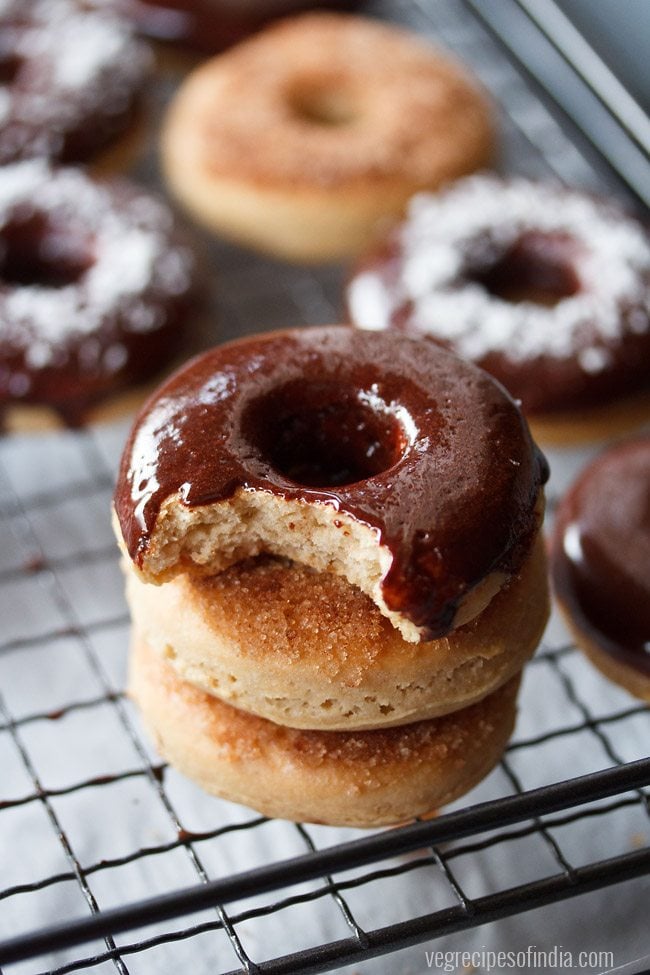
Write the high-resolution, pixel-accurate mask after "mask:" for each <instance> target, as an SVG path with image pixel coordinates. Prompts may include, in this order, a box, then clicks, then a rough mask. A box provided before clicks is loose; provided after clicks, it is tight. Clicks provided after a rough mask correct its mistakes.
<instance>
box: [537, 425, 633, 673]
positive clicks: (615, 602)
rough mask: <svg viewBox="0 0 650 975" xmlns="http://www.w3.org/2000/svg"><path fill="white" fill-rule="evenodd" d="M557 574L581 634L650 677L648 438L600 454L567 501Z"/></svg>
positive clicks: (557, 543) (561, 513)
mask: <svg viewBox="0 0 650 975" xmlns="http://www.w3.org/2000/svg"><path fill="white" fill-rule="evenodd" d="M552 570H553V578H554V583H555V586H556V589H557V592H558V595H559V597H560V599H561V600H562V601H563V602H564V604H565V605H566V606H567V608H568V609H569V611H570V613H571V615H572V617H573V619H574V620H575V622H576V625H577V626H578V628H579V629H580V630H581V631H582V632H583V633H585V634H586V635H587V637H588V638H589V639H590V640H592V641H593V642H594V643H595V644H596V646H598V647H599V648H600V649H601V650H604V651H605V652H606V653H609V654H610V655H611V656H612V657H614V658H615V659H616V660H618V661H620V662H622V663H624V664H627V665H628V666H630V667H632V668H634V669H635V670H637V671H640V672H641V673H643V674H645V675H647V676H650V435H646V436H643V437H639V438H635V439H633V440H629V441H624V442H623V443H621V444H618V445H616V446H615V447H612V448H610V449H609V450H607V451H606V452H605V453H603V454H601V455H600V456H599V457H597V458H596V460H595V461H594V462H593V463H592V464H590V465H589V466H588V467H587V468H586V470H585V471H583V473H582V475H581V476H580V477H579V479H578V481H577V482H576V483H575V485H574V486H573V487H572V489H571V490H570V491H569V492H568V494H567V495H566V496H565V497H564V499H563V500H562V503H561V505H560V508H559V510H558V516H557V524H556V529H555V535H554V541H553V553H552Z"/></svg>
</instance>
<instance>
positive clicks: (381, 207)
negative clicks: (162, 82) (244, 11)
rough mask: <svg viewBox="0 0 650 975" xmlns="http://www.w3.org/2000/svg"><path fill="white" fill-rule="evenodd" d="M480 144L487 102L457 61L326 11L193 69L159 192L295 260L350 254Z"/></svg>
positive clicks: (172, 128) (469, 163)
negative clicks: (166, 188)
mask: <svg viewBox="0 0 650 975" xmlns="http://www.w3.org/2000/svg"><path fill="white" fill-rule="evenodd" d="M491 148H492V131H491V123H490V118H489V112H488V109H487V105H486V100H485V98H484V96H483V94H482V93H481V92H480V91H478V90H477V88H476V86H475V84H474V83H473V82H471V81H470V80H469V79H468V78H467V76H466V75H465V73H464V71H463V70H462V69H461V68H460V67H459V66H457V65H456V64H455V63H454V62H452V61H451V60H448V59H447V58H446V57H445V56H443V55H441V54H439V53H437V52H436V51H434V50H432V49H431V48H430V47H429V46H428V45H426V44H423V43H422V42H421V41H420V40H419V39H417V38H416V37H414V36H413V35H411V34H408V33H405V32H404V31H402V30H400V29H398V28H396V27H394V26H388V25H386V24H381V23H378V22H375V21H372V20H367V19H363V18H360V17H353V16H346V15H343V14H339V15H337V14H326V13H313V14H305V15H302V16H299V17H295V18H292V19H290V20H286V21H283V22H281V23H279V24H275V25H272V26H270V27H268V28H266V29H265V30H264V31H262V32H261V33H260V34H258V35H257V36H255V37H253V38H251V39H250V40H248V41H245V42H244V43H242V44H240V45H238V46H237V47H236V48H233V49H231V50H230V51H228V52H227V53H226V54H224V55H221V56H220V57H218V58H215V59H213V60H211V61H209V62H207V63H206V64H204V65H201V66H200V67H199V68H198V69H197V70H196V71H195V72H193V73H192V74H191V75H190V77H189V78H188V79H187V80H186V82H185V84H184V85H183V86H182V88H181V89H180V91H179V92H178V94H177V95H176V98H175V100H174V102H173V103H172V105H171V107H170V110H169V114H168V117H167V119H166V122H165V125H164V130H163V136H162V160H163V168H164V171H165V174H166V177H167V180H168V183H169V186H170V188H171V190H172V192H173V193H175V194H176V196H177V197H178V199H179V200H180V201H181V202H182V203H183V204H184V205H185V206H186V207H187V209H188V210H189V211H190V212H191V213H192V214H193V215H194V216H195V217H196V219H197V220H199V221H201V222H202V223H205V224H206V225H207V226H208V227H210V228H212V229H214V230H216V231H218V232H220V233H223V234H224V235H226V236H228V237H232V238H233V239H235V240H237V241H240V242H242V243H244V244H248V245H250V246H252V247H257V248H259V249H261V250H263V251H268V252H269V253H271V254H274V255H276V256H279V257H283V258H288V259H290V260H296V261H306V262H309V261H325V260H335V259H337V258H341V257H345V256H348V255H350V254H354V253H357V252H358V251H359V249H360V248H361V247H363V246H365V245H366V244H367V243H368V242H369V240H370V239H372V237H373V236H374V235H375V234H376V232H377V224H378V223H379V221H381V220H382V219H384V218H386V217H390V218H394V217H396V216H397V215H398V214H399V213H400V212H401V211H402V209H403V206H404V204H405V203H406V201H407V199H408V198H409V197H410V196H411V194H412V193H414V192H415V191H416V190H418V189H423V188H425V187H428V188H434V187H436V186H438V185H439V184H440V183H441V182H443V181H445V180H448V179H451V178H454V177H455V176H460V175H462V174H464V173H466V172H470V171H471V170H473V169H476V168H477V167H478V166H481V165H483V164H485V163H486V162H487V160H488V157H489V155H490V153H491Z"/></svg>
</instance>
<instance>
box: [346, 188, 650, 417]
mask: <svg viewBox="0 0 650 975" xmlns="http://www.w3.org/2000/svg"><path fill="white" fill-rule="evenodd" d="M518 186H520V187H521V196H522V197H523V195H524V193H527V194H528V196H529V200H530V212H531V218H530V220H527V219H526V218H525V217H523V218H522V216H521V212H520V213H518V214H517V215H515V214H514V213H513V214H510V213H509V207H510V200H509V197H508V194H509V193H511V192H513V191H515V190H516V189H517V187H518ZM464 187H467V192H465V189H464ZM479 194H480V195H479ZM490 196H491V197H493V198H494V199H495V200H496V203H497V204H498V203H499V201H500V200H502V211H501V212H497V213H496V214H495V215H494V220H495V221H496V222H495V223H494V225H493V226H486V224H487V223H488V222H489V220H490V219H492V215H490V216H489V217H486V218H485V220H482V217H481V210H482V201H484V200H486V199H487V200H488V201H489V197H490ZM536 200H537V201H538V202H537V203H536V205H537V206H538V208H539V209H540V210H541V213H540V214H539V216H540V218H544V219H545V223H546V226H545V227H544V228H543V229H542V227H538V228H535V227H534V226H530V223H531V222H533V221H534V204H535V201H536ZM430 201H431V202H430V204H427V202H426V200H425V198H424V197H422V198H421V202H420V204H419V206H420V208H421V214H425V212H426V209H427V206H430V208H431V216H430V222H431V225H435V223H436V215H437V214H438V213H440V215H441V217H442V218H443V219H444V221H445V222H444V224H443V220H442V219H441V222H440V226H441V227H442V229H440V230H439V231H436V230H435V227H434V229H430V228H429V227H427V226H426V225H425V222H424V218H423V217H422V216H420V218H419V219H420V224H421V225H420V226H417V227H416V229H414V226H416V224H414V223H413V218H412V217H411V218H409V219H408V220H407V221H406V222H405V223H404V224H403V225H402V226H401V227H399V228H397V230H395V231H394V232H393V233H392V235H391V236H390V237H389V238H388V239H387V240H385V241H384V242H383V243H382V244H381V245H380V246H379V247H377V248H376V249H375V250H374V252H372V253H370V254H368V255H367V256H366V257H365V258H364V259H363V260H362V261H361V262H360V264H359V265H358V267H357V268H356V270H355V272H354V274H353V276H352V278H351V279H350V282H349V284H348V289H347V302H348V317H349V320H350V321H351V323H352V324H354V325H357V326H361V327H365V328H375V329H395V330H397V331H402V332H405V333H407V334H411V335H418V336H423V337H427V338H430V339H431V340H432V341H435V342H438V343H439V344H440V345H442V346H443V347H445V348H448V349H451V350H452V351H455V352H457V353H458V354H459V355H462V356H464V357H465V358H469V359H471V360H472V361H473V362H475V363H476V364H477V365H479V366H481V368H483V369H486V370H487V371H488V372H490V373H491V374H492V375H493V376H495V378H497V379H498V380H499V381H500V382H502V383H503V385H504V386H505V387H506V388H507V389H508V390H509V392H510V393H511V395H512V396H514V397H515V399H518V400H520V401H521V403H522V405H523V409H524V412H525V413H526V414H528V415H530V416H534V415H535V414H545V415H552V414H554V413H566V412H570V411H575V410H581V409H589V408H590V407H597V406H604V405H606V404H607V403H608V402H614V401H615V400H617V399H619V398H621V397H626V396H630V395H633V394H635V393H641V392H644V391H646V390H650V317H649V313H648V308H649V307H650V306H649V305H648V301H649V299H650V244H649V243H648V241H647V240H645V241H644V240H643V231H642V229H641V227H640V225H639V224H637V223H636V222H635V221H634V220H632V219H631V218H630V217H628V216H627V215H626V214H624V213H623V212H622V211H620V210H618V209H617V208H616V206H615V205H614V204H609V203H607V202H606V201H604V200H597V199H592V198H590V197H587V196H586V195H582V194H579V193H571V192H569V191H565V190H561V189H560V188H553V187H546V186H543V185H541V184H539V185H538V184H527V183H525V182H524V181H519V182H518V181H512V182H511V183H509V182H507V181H499V180H497V179H496V178H495V177H482V176H479V177H471V178H470V179H468V180H465V181H461V182H459V183H457V184H456V187H455V188H454V187H453V186H452V187H451V189H450V190H449V191H448V192H447V193H443V194H441V195H439V196H438V197H431V198H430ZM489 202H492V201H489ZM570 207H572V208H573V212H572V211H570V210H569V208H570ZM455 209H456V210H457V211H458V227H459V229H458V236H457V239H456V238H455V237H454V236H453V235H454V233H455V230H454V227H453V223H454V221H453V216H454V212H455ZM520 210H522V211H523V212H524V213H525V212H526V210H525V205H524V206H521V207H520ZM565 213H566V214H567V216H566V217H565ZM417 219H418V217H417V213H416V221H417ZM447 221H448V223H447ZM447 231H448V232H447ZM605 248H607V250H605ZM610 258H611V259H610ZM427 262H428V263H429V264H430V266H431V267H435V268H436V271H435V273H434V274H433V275H432V276H430V275H429V272H428V271H427V270H426V267H427ZM423 269H425V270H423ZM428 276H430V277H432V279H433V280H434V281H435V284H432V283H426V282H427V277H428ZM423 281H424V282H425V283H424V284H423V283H422V282H423ZM436 302H439V304H436ZM443 302H444V304H443ZM454 322H455V323H456V327H451V326H450V324H449V323H452V324H453V323H454Z"/></svg>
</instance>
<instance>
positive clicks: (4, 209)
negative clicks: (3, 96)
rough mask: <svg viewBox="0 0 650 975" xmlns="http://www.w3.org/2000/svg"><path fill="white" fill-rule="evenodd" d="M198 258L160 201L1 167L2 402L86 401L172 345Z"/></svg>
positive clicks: (175, 347) (69, 410)
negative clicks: (196, 258)
mask: <svg viewBox="0 0 650 975" xmlns="http://www.w3.org/2000/svg"><path fill="white" fill-rule="evenodd" d="M194 287H195V258H194V255H193V253H192V251H191V249H190V247H189V245H188V243H187V241H186V240H185V238H184V236H183V235H182V234H181V233H180V232H179V230H178V229H177V228H176V227H175V223H174V218H173V216H172V213H171V211H170V210H169V209H168V207H167V206H166V205H165V204H164V203H162V201H160V200H158V199H156V198H155V197H153V196H151V195H150V194H149V193H147V192H144V191H142V190H141V189H139V188H138V187H136V186H135V185H133V184H130V183H127V182H125V181H113V182H106V183H98V182H94V181H93V180H91V179H90V178H89V177H88V176H86V175H85V174H84V173H83V172H82V171H81V170H76V169H52V168H50V166H49V165H48V163H47V162H45V161H44V160H27V161H24V162H20V163H14V164H13V165H11V166H6V167H4V168H3V169H2V170H0V410H1V409H2V407H3V406H7V405H8V404H10V403H14V402H23V403H41V404H47V405H49V406H52V407H53V408H54V409H56V410H57V411H58V412H59V414H60V415H61V416H62V417H63V418H64V419H65V420H66V421H67V422H68V423H70V424H71V425H76V424H77V423H78V422H79V420H80V419H81V417H82V415H83V412H84V410H85V408H86V407H87V406H88V405H89V404H92V403H94V402H96V401H97V400H98V399H100V398H102V397H103V396H104V395H106V393H108V392H110V391H113V390H114V389H115V388H116V387H120V386H122V385H124V384H125V383H128V382H130V381H135V380H139V379H144V378H147V377H148V376H150V375H153V374H154V373H155V372H156V370H158V369H160V368H161V366H162V365H163V363H164V362H167V361H169V360H171V359H172V358H173V356H174V355H175V354H177V352H178V351H179V349H180V347H181V345H182V342H183V340H184V336H185V325H186V320H187V318H188V316H189V314H190V311H191V310H192V308H193V305H194V301H195V295H194Z"/></svg>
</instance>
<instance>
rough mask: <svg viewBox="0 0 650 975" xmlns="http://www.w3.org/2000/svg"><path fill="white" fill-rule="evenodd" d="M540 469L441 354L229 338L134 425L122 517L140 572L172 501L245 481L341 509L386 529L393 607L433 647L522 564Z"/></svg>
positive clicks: (213, 496) (227, 491) (519, 438)
mask: <svg viewBox="0 0 650 975" xmlns="http://www.w3.org/2000/svg"><path fill="white" fill-rule="evenodd" d="M350 417H351V419H350ZM547 474H548V470H547V467H546V462H545V461H544V459H543V457H542V456H541V454H539V452H538V451H537V449H536V448H535V447H534V445H533V444H532V441H531V439H530V435H529V433H528V430H527V427H526V425H525V422H524V421H523V419H522V417H521V414H520V413H519V411H518V409H517V408H516V406H515V404H514V403H513V402H512V400H511V399H510V398H509V397H508V396H507V394H506V393H505V391H504V390H503V389H502V388H501V387H499V386H498V385H497V384H496V383H494V381H493V380H491V379H490V377H489V376H487V375H486V374H485V373H483V372H481V371H479V370H477V369H476V368H475V367H474V366H472V365H470V364H467V363H464V362H462V361H461V360H459V359H457V358H456V357H455V356H452V355H450V354H449V353H447V352H445V351H443V350H441V349H438V348H437V347H436V346H434V345H433V344H429V343H421V342H415V341H413V340H411V339H409V338H404V337H401V336H396V335H386V334H370V333H362V332H355V331H353V330H352V329H348V328H345V327H341V326H331V327H323V328H310V329H300V330H295V331H287V332H277V333H273V334H271V335H268V336H261V337H253V338H250V339H245V340H241V341H239V342H234V343H230V344H229V345H225V346H222V347H220V348H216V349H214V350H212V351H211V352H209V353H207V354H205V355H204V356H202V357H199V358H198V359H195V360H194V361H193V362H192V363H190V364H189V365H188V366H187V367H186V368H184V369H182V370H181V371H180V372H178V373H177V374H176V375H175V376H174V377H173V378H172V379H171V380H170V381H169V382H167V383H166V384H165V385H164V386H163V387H162V388H161V389H160V390H159V392H158V393H157V394H156V395H155V396H154V397H152V399H151V400H150V401H149V403H148V404H147V405H146V406H145V408H144V410H143V411H142V412H141V414H140V416H139V417H138V419H137V420H136V423H135V425H134V428H133V430H132V432H131V436H130V438H129V441H128V443H127V445H126V448H125V451H124V454H123V458H122V465H121V470H120V474H119V478H118V484H117V490H116V494H115V507H116V511H117V515H118V518H119V522H120V525H121V529H122V533H123V536H124V539H125V542H126V545H127V548H128V551H129V553H130V555H131V557H132V558H133V560H134V561H135V562H136V564H140V565H142V563H143V559H144V556H145V553H146V551H147V547H148V545H149V543H150V539H151V535H152V533H153V531H154V530H155V527H156V519H157V517H158V513H159V511H160V508H161V505H162V503H163V502H164V501H165V500H166V499H167V498H168V497H170V496H171V495H175V494H178V495H179V496H180V498H181V499H182V502H183V503H184V504H186V505H188V506H197V505H203V504H209V503H211V502H216V501H220V500H222V499H225V498H228V497H230V496H232V495H233V493H234V492H235V491H236V490H237V489H238V488H240V487H243V488H245V489H246V488H247V489H251V490H258V491H268V492H270V493H272V494H275V495H278V496H280V497H283V498H287V499H293V500H305V501H308V502H309V501H311V502H324V503H326V504H329V505H332V506H333V507H334V508H335V509H336V510H338V511H341V512H345V513H346V514H348V515H350V516H351V517H353V518H355V519H357V520H358V521H360V522H362V523H363V524H365V525H368V526H370V527H371V528H372V529H375V530H376V531H377V533H378V536H379V539H380V541H381V543H382V544H383V545H385V546H387V547H388V548H389V549H390V551H391V553H392V555H393V563H392V566H391V569H390V571H389V573H388V575H387V577H386V579H385V580H384V583H383V596H384V599H385V602H386V604H387V606H388V607H389V608H390V609H391V610H395V611H397V612H400V613H401V614H403V615H404V616H406V617H407V618H409V619H410V620H412V621H413V622H414V623H415V624H416V625H417V626H420V627H422V628H423V629H424V632H425V635H426V636H429V637H433V636H439V635H441V634H444V633H445V632H448V631H449V629H450V627H451V624H452V621H453V618H454V615H455V612H456V609H457V607H458V604H459V603H460V602H461V600H462V599H463V597H464V596H465V595H466V594H467V593H468V592H469V591H470V590H471V589H472V588H473V587H474V586H476V585H477V584H478V583H479V582H480V581H481V580H482V579H483V578H484V577H485V576H487V575H488V574H489V573H491V572H492V571H494V570H497V569H505V570H506V571H514V570H516V569H517V567H518V565H519V564H520V563H521V561H523V558H524V557H525V555H526V554H527V552H528V549H529V546H530V542H531V540H532V535H533V533H534V531H535V530H536V528H537V517H538V516H537V515H536V513H535V504H536V501H537V497H538V493H539V489H540V486H541V484H542V483H543V482H544V480H545V479H546V477H547Z"/></svg>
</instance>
